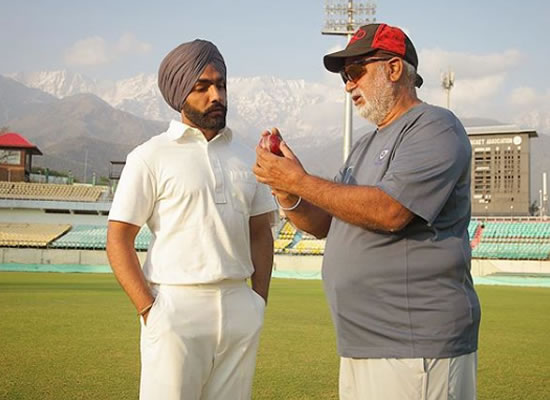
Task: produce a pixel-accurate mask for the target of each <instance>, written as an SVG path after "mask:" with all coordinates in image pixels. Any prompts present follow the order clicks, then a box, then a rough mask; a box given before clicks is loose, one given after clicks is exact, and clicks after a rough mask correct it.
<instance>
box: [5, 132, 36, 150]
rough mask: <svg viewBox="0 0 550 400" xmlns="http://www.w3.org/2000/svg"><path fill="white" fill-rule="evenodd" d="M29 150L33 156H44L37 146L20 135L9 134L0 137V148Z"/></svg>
mask: <svg viewBox="0 0 550 400" xmlns="http://www.w3.org/2000/svg"><path fill="white" fill-rule="evenodd" d="M10 147H11V148H14V149H28V150H30V152H31V154H37V155H42V152H41V151H40V150H39V149H38V147H36V145H34V144H32V143H31V142H29V141H28V140H27V139H25V138H24V137H23V136H21V135H20V134H18V133H14V132H8V133H3V134H1V135H0V148H10Z"/></svg>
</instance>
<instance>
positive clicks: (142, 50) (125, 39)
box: [116, 33, 152, 54]
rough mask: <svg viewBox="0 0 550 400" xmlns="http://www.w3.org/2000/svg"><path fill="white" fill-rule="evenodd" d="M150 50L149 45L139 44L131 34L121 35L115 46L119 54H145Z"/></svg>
mask: <svg viewBox="0 0 550 400" xmlns="http://www.w3.org/2000/svg"><path fill="white" fill-rule="evenodd" d="M151 48H152V46H151V45H150V44H149V43H145V42H140V41H139V40H138V39H137V38H136V36H135V35H134V34H133V33H125V34H123V35H122V36H121V37H120V39H119V40H118V43H117V44H116V49H117V50H118V52H119V53H120V54H147V53H148V52H149V51H151Z"/></svg>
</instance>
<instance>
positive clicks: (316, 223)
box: [277, 195, 332, 239]
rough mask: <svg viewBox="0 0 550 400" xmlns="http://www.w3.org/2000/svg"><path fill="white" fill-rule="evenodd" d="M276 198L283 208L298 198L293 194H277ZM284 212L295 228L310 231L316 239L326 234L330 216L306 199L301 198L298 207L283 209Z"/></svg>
mask: <svg viewBox="0 0 550 400" xmlns="http://www.w3.org/2000/svg"><path fill="white" fill-rule="evenodd" d="M277 198H278V201H279V204H281V206H283V207H284V208H291V207H292V206H293V205H295V204H296V202H297V201H298V199H299V197H298V196H295V195H288V196H278V197H277ZM284 213H285V215H286V216H287V218H288V219H289V220H290V221H291V222H292V224H293V225H294V226H295V227H296V228H298V229H300V230H302V231H304V232H307V233H310V234H312V235H313V236H315V237H316V238H318V239H321V238H324V237H326V236H327V234H328V230H329V228H330V223H331V221H332V216H331V215H330V214H329V213H327V212H326V211H324V210H322V209H320V208H319V207H317V206H315V205H313V204H311V203H310V202H308V201H307V200H304V199H303V198H302V200H301V201H300V204H299V205H298V207H296V208H295V209H294V210H290V211H284Z"/></svg>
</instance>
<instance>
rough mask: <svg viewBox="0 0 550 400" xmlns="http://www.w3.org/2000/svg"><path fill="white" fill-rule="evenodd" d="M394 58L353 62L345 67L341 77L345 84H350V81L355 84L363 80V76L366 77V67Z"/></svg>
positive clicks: (373, 58)
mask: <svg viewBox="0 0 550 400" xmlns="http://www.w3.org/2000/svg"><path fill="white" fill-rule="evenodd" d="M392 58H393V57H371V58H364V59H362V60H357V61H353V62H352V63H350V64H348V65H345V66H344V68H342V69H341V70H340V76H341V77H342V80H343V81H344V83H348V81H352V82H353V83H355V82H357V81H358V80H359V79H361V77H362V76H363V75H365V72H367V69H366V68H365V65H367V64H370V63H373V62H377V61H388V60H391V59H392Z"/></svg>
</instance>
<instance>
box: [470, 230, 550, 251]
mask: <svg viewBox="0 0 550 400" xmlns="http://www.w3.org/2000/svg"><path fill="white" fill-rule="evenodd" d="M472 256H473V257H474V258H491V259H507V260H547V259H549V258H550V222H532V221H485V222H483V223H482V224H481V240H480V241H479V243H478V244H477V245H473V246H472Z"/></svg>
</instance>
